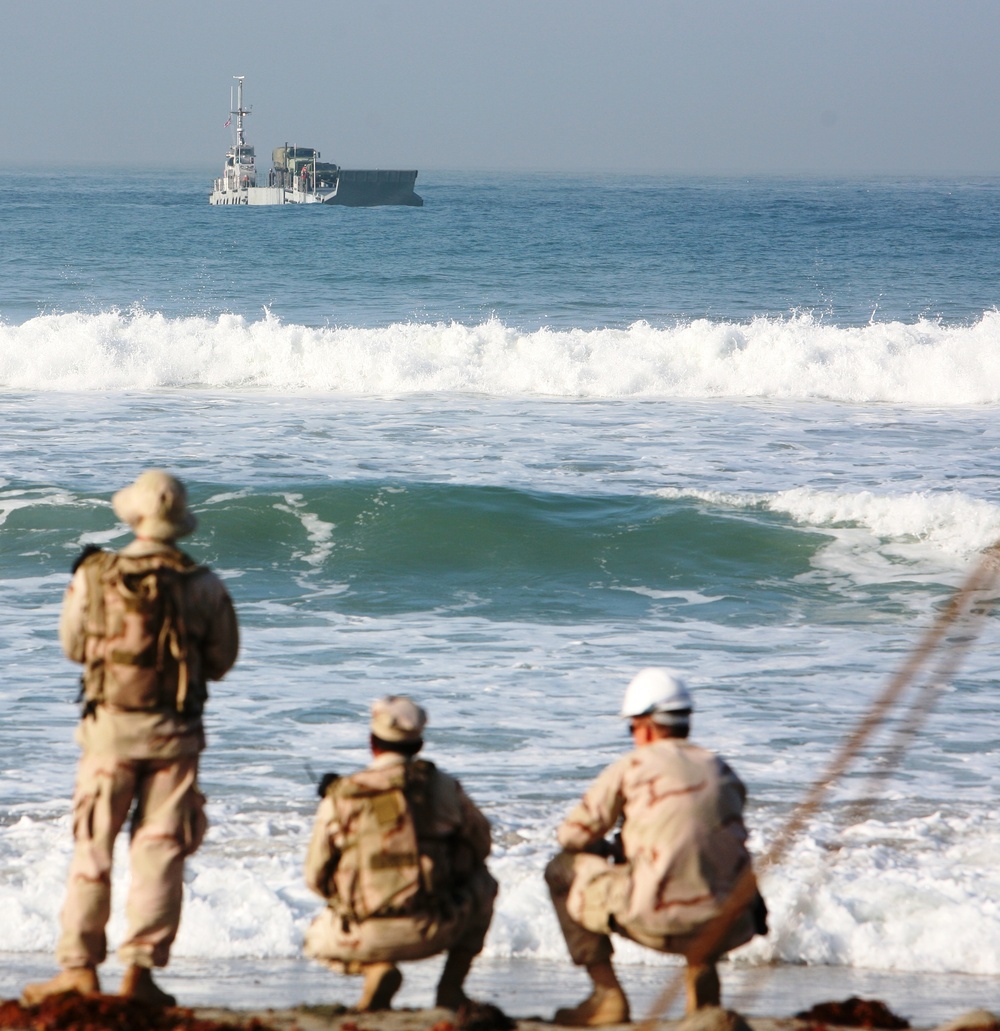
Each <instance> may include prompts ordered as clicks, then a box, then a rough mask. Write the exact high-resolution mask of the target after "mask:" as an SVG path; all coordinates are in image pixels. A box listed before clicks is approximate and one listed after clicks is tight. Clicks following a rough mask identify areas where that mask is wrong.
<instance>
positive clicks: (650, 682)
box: [621, 667, 694, 725]
mask: <svg viewBox="0 0 1000 1031" xmlns="http://www.w3.org/2000/svg"><path fill="white" fill-rule="evenodd" d="M692 709H694V702H693V701H692V700H691V695H690V694H689V693H688V689H687V686H686V685H685V683H684V680H683V679H682V677H681V675H680V674H679V673H677V672H676V671H674V670H672V669H659V668H656V667H650V668H649V669H643V670H640V671H639V672H638V673H636V675H635V676H634V677H633V678H632V680H631V682H630V683H629V685H628V687H626V688H625V697H624V698H623V699H622V711H621V715H622V717H624V718H625V719H629V718H630V717H632V716H652V718H653V721H654V722H655V723H666V724H672V725H677V724H679V723H686V722H687V721H688V717H689V716H690V714H691V710H692Z"/></svg>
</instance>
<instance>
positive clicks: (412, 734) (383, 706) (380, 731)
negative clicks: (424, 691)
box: [371, 694, 427, 741]
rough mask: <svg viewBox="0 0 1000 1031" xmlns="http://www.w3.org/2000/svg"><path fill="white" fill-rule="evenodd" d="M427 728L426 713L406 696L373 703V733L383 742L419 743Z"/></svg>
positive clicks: (392, 696)
mask: <svg viewBox="0 0 1000 1031" xmlns="http://www.w3.org/2000/svg"><path fill="white" fill-rule="evenodd" d="M426 726H427V713H426V711H425V710H424V709H422V708H421V707H420V706H419V705H417V703H416V702H413V701H411V700H410V699H409V698H407V697H406V696H405V695H393V694H391V695H387V696H386V697H385V698H379V699H378V700H377V701H374V702H372V724H371V731H372V733H373V734H374V735H375V736H376V737H377V738H381V740H383V741H419V740H420V739H421V738H422V737H423V733H424V727H426Z"/></svg>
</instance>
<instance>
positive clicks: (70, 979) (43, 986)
mask: <svg viewBox="0 0 1000 1031" xmlns="http://www.w3.org/2000/svg"><path fill="white" fill-rule="evenodd" d="M63 992H78V993H79V994H80V995H99V994H100V992H101V983H100V981H98V979H97V970H96V969H95V968H94V967H67V968H66V969H65V970H63V971H61V972H60V973H58V974H56V976H55V977H53V978H50V979H49V980H48V981H39V982H36V983H35V984H26V985H25V986H24V991H23V992H22V993H21V1005H22V1006H37V1005H38V1004H39V1003H40V1002H41V1001H42V999H47V998H48V997H49V996H50V995H62V994H63Z"/></svg>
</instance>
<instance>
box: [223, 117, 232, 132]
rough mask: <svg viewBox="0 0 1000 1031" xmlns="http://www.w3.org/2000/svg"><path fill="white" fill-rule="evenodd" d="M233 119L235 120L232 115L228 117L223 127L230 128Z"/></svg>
mask: <svg viewBox="0 0 1000 1031" xmlns="http://www.w3.org/2000/svg"><path fill="white" fill-rule="evenodd" d="M232 120H233V119H232V117H231V116H230V117H229V118H227V119H226V124H225V125H224V126H223V127H222V128H223V129H228V128H229V126H230V123H231V122H232Z"/></svg>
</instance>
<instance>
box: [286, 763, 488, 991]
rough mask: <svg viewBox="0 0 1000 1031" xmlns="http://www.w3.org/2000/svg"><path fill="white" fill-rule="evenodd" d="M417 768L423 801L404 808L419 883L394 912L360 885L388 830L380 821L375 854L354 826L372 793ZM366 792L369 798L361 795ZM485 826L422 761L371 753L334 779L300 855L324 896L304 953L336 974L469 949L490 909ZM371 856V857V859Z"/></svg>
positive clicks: (476, 946)
mask: <svg viewBox="0 0 1000 1031" xmlns="http://www.w3.org/2000/svg"><path fill="white" fill-rule="evenodd" d="M412 763H422V765H423V767H424V769H425V770H426V774H425V776H426V782H425V787H424V792H425V798H426V803H425V804H423V805H421V806H419V807H411V809H410V811H411V814H412V818H413V824H414V829H415V831H416V840H417V843H418V851H419V864H420V867H421V869H422V873H423V876H422V888H421V889H420V890H419V891H417V893H416V894H414V895H412V896H411V897H410V898H409V899H407V900H406V901H405V902H404V903H403V904H402V905H401V906H399V907H397V908H392V907H389V908H388V910H387V909H386V908H384V907H383V908H381V909H380V908H379V907H380V900H379V899H378V898H375V897H373V896H372V894H371V892H372V889H371V887H370V885H369V887H366V872H365V868H364V867H365V864H366V863H367V864H368V866H370V867H381V868H382V869H385V868H386V863H385V861H380V857H381V856H388V855H389V854H390V853H391V852H392V849H393V843H392V841H391V838H392V835H393V834H394V833H395V830H396V828H395V827H393V826H388V825H387V826H386V830H385V831H384V832H383V834H384V838H383V843H384V846H385V847H384V850H383V849H380V848H379V842H378V841H375V842H369V843H368V845H367V847H366V849H365V851H366V853H368V859H367V860H365V857H364V855H363V854H362V848H361V847H359V845H358V843H357V836H356V833H355V828H356V827H357V826H358V824H359V821H361V820H362V818H363V817H364V813H362V809H363V808H364V807H365V806H370V805H371V804H372V803H371V801H370V793H371V792H376V793H377V792H379V791H384V790H388V789H391V788H393V787H398V786H399V785H400V784H402V783H403V782H404V781H405V780H406V776H407V768H408V765H409V764H412ZM365 793H367V794H369V798H367V799H366V798H364V797H361V796H362V795H364V794H365ZM489 852H490V826H489V822H488V821H487V819H486V817H485V816H483V814H482V813H481V812H480V811H479V809H477V808H476V806H475V805H474V804H473V802H472V800H471V799H470V798H469V797H468V795H466V793H465V792H464V791H463V790H462V787H461V785H460V784H459V783H458V781H457V780H455V779H454V778H453V777H449V776H448V775H447V774H445V773H442V772H440V771H439V770H437V769H436V768H435V767H434V766H433V765H432V764H430V763H423V762H422V760H413V759H405V758H404V757H403V756H401V755H399V754H396V753H389V752H387V753H383V754H381V755H378V756H376V758H375V759H374V760H373V761H372V763H371V765H370V766H369V767H368V768H367V769H366V770H363V771H361V772H360V773H355V774H352V775H351V776H349V777H344V778H342V779H341V780H340V781H338V782H336V784H334V785H333V786H332V787H331V788H330V789H329V791H328V792H327V795H326V796H325V797H324V799H323V801H322V802H321V803H320V805H319V809H318V810H317V813H316V819H315V823H314V825H313V834H312V840H311V841H310V845H309V851H308V853H307V855H306V863H305V877H306V883H307V884H308V885H309V887H310V888H311V889H312V890H313V891H315V892H316V893H317V894H319V895H322V896H323V897H324V898H325V899H327V900H328V905H327V907H326V909H324V910H323V912H322V913H320V914H319V916H318V917H317V918H316V919H315V920H314V921H313V923H312V926H311V927H310V928H309V930H308V932H307V933H306V939H305V953H306V955H307V956H310V957H312V958H313V959H317V960H321V961H322V962H324V963H326V964H327V965H328V966H330V967H332V968H333V969H334V970H338V971H340V972H342V973H359V972H360V970H361V966H362V965H363V964H367V963H383V962H390V963H392V962H399V961H406V960H416V959H425V958H426V957H428V956H433V955H436V954H437V953H439V952H444V951H449V952H452V953H465V954H468V955H472V956H474V955H477V954H478V953H479V952H480V951H481V950H482V947H483V941H484V939H485V937H486V932H487V930H488V929H489V925H490V920H491V918H492V915H493V900H494V898H495V897H496V892H497V883H496V881H495V880H494V879H493V877H492V876H491V875H490V873H489V871H488V870H487V868H486V863H485V859H486V857H487V856H488V855H489ZM372 853H374V855H372Z"/></svg>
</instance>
